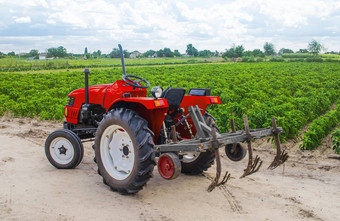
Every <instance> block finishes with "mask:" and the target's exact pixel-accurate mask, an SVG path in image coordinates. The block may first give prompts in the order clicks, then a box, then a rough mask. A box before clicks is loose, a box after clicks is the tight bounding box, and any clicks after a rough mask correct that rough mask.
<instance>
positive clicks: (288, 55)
mask: <svg viewBox="0 0 340 221" xmlns="http://www.w3.org/2000/svg"><path fill="white" fill-rule="evenodd" d="M281 56H282V57H283V58H309V57H311V55H310V54H307V53H295V54H289V53H287V54H282V55H281Z"/></svg>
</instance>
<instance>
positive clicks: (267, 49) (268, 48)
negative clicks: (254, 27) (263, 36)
mask: <svg viewBox="0 0 340 221" xmlns="http://www.w3.org/2000/svg"><path fill="white" fill-rule="evenodd" d="M263 49H264V54H265V55H267V56H270V55H275V48H274V45H273V43H270V42H266V43H264V45H263Z"/></svg>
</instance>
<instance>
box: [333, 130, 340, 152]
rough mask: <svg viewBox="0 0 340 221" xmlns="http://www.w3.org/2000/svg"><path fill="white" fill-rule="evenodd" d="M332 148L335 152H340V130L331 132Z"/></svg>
mask: <svg viewBox="0 0 340 221" xmlns="http://www.w3.org/2000/svg"><path fill="white" fill-rule="evenodd" d="M332 142H333V150H334V151H335V153H337V154H340V130H336V131H334V133H332Z"/></svg>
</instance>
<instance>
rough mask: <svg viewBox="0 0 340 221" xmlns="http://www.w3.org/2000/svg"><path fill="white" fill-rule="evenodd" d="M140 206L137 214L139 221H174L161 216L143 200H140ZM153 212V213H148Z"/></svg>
mask: <svg viewBox="0 0 340 221" xmlns="http://www.w3.org/2000/svg"><path fill="white" fill-rule="evenodd" d="M140 202H141V206H139V209H140V210H141V212H140V214H139V219H140V221H159V220H161V221H174V220H173V219H171V218H168V217H166V216H164V215H162V214H161V213H160V212H159V211H158V209H157V208H156V209H155V208H152V207H151V203H147V202H145V201H144V200H140ZM150 211H153V212H150Z"/></svg>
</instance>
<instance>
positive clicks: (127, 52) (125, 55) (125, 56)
mask: <svg viewBox="0 0 340 221" xmlns="http://www.w3.org/2000/svg"><path fill="white" fill-rule="evenodd" d="M119 54H120V52H119ZM123 54H124V58H129V57H130V52H129V51H128V50H123ZM119 57H120V55H119Z"/></svg>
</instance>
